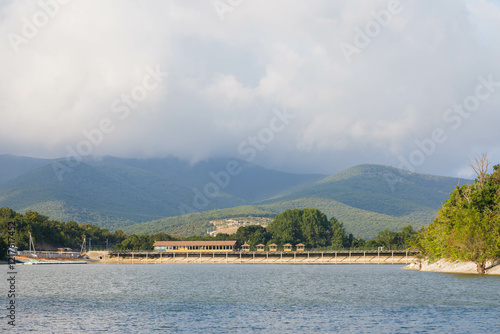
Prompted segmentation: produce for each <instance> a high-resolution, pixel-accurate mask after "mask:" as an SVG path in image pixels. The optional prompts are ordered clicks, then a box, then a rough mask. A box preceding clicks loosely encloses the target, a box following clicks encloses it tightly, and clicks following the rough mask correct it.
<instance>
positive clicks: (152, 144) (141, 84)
mask: <svg viewBox="0 0 500 334" xmlns="http://www.w3.org/2000/svg"><path fill="white" fill-rule="evenodd" d="M0 36H1V38H0V64H1V65H0V154H14V155H22V156H32V157H44V158H56V157H65V156H67V157H73V158H86V157H91V156H93V157H100V156H106V155H111V156H117V157H135V158H150V157H166V156H175V157H178V158H181V159H185V160H188V161H190V162H192V163H196V162H198V161H201V160H205V159H209V158H212V157H226V156H230V157H235V158H239V159H243V160H247V161H249V162H252V163H256V164H258V165H261V166H264V167H268V168H272V169H278V170H283V171H290V172H297V173H323V174H333V173H336V172H339V171H341V170H343V169H345V168H349V167H352V166H355V165H358V164H364V163H374V164H383V165H390V166H394V167H400V168H403V169H407V170H410V171H415V172H419V173H431V174H436V175H447V176H459V177H472V176H473V173H472V170H471V168H470V167H469V166H468V162H467V161H468V159H472V158H474V156H476V155H478V154H481V153H487V154H488V157H489V159H490V160H491V161H492V162H493V163H494V164H496V163H500V131H498V125H499V124H500V62H499V59H500V3H499V2H498V1H486V0H468V1H457V0H443V1H439V2H437V1H433V2H431V1H411V0H410V1H401V2H400V1H397V0H391V1H378V0H369V1H364V0H359V1H347V0H345V1H329V0H325V1H320V0H316V1H303V0H302V1H297V0H280V1H269V0H266V1H263V0H262V1H261V0H251V1H250V0H208V1H194V0H193V1H147V2H146V1H128V0H120V1H105V0H104V1H102V0H99V1H79V0H72V1H71V0H41V1H14V0H11V1H2V2H1V4H0Z"/></svg>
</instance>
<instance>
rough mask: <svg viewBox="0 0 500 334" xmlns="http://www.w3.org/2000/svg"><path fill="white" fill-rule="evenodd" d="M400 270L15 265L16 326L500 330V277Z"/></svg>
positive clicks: (59, 329)
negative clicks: (16, 294)
mask: <svg viewBox="0 0 500 334" xmlns="http://www.w3.org/2000/svg"><path fill="white" fill-rule="evenodd" d="M401 267H402V266H400V265H325V266H321V265H295V266H294V265H90V264H89V265H52V266H51V265H48V266H16V269H17V271H18V275H17V280H18V281H17V283H16V284H17V287H16V288H17V289H18V292H19V293H20V295H19V298H18V299H17V308H16V312H17V313H16V316H17V319H16V323H17V326H16V328H15V329H16V331H18V332H20V333H27V332H42V333H85V332H86V333H98V332H103V333H150V332H157V333H359V332H365V333H416V332H418V333H432V332H439V333H451V332H453V333H499V332H500V277H498V276H475V275H455V274H440V273H423V272H415V271H408V270H402V269H401ZM4 268H5V267H4ZM3 285H4V286H5V287H6V286H7V285H6V284H3ZM3 295H4V296H6V294H5V293H4V294H3ZM4 300H6V298H5V297H4ZM6 303H7V301H5V302H4V304H6ZM4 312H5V308H4ZM3 322H4V323H3V324H2V328H7V324H6V323H7V318H4V320H3Z"/></svg>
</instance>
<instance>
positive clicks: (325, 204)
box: [0, 155, 472, 238]
mask: <svg viewBox="0 0 500 334" xmlns="http://www.w3.org/2000/svg"><path fill="white" fill-rule="evenodd" d="M65 163H66V162H65V161H64V159H54V160H50V159H36V158H28V157H17V156H12V155H0V207H2V206H5V207H10V208H12V209H14V210H16V211H20V212H24V211H27V210H33V211H38V212H40V213H42V214H44V215H47V216H49V217H50V218H51V219H57V220H63V221H69V220H74V221H76V222H78V223H91V224H96V225H98V226H101V227H106V228H109V229H123V230H124V232H127V233H155V232H167V233H175V234H180V235H190V234H202V233H204V232H206V230H207V229H209V228H210V227H211V224H210V221H211V220H216V219H228V218H242V219H244V218H245V217H271V218H272V217H274V216H275V215H276V214H278V213H280V212H282V211H284V210H286V209H289V208H305V207H315V208H318V209H319V210H321V211H323V212H324V213H325V214H326V215H327V216H328V217H329V218H330V217H332V216H335V217H336V218H337V219H339V220H340V221H341V222H343V223H344V226H345V227H346V230H347V231H348V232H350V233H353V234H354V235H355V236H357V237H363V238H370V237H373V236H374V235H375V234H376V233H377V232H378V231H380V230H384V229H391V230H399V229H401V227H403V226H405V225H408V224H411V225H413V226H415V227H417V228H418V227H420V226H421V225H427V224H429V223H430V222H432V219H433V217H434V216H435V214H436V212H437V210H438V209H439V207H440V206H441V204H442V203H443V202H444V201H445V200H446V199H447V198H448V197H449V193H450V191H451V190H452V189H454V188H455V187H456V185H457V184H463V183H471V182H472V181H471V180H465V179H457V178H450V177H442V176H434V175H427V174H417V173H410V172H407V171H404V170H400V169H396V168H393V167H388V166H381V165H360V166H355V167H352V168H349V169H347V170H344V171H342V172H340V173H337V174H334V175H331V176H327V175H321V174H293V173H286V172H280V171H275V170H270V169H266V168H263V167H260V166H257V165H254V164H251V163H248V162H246V161H243V160H238V159H232V158H218V159H210V160H206V161H202V162H199V163H196V164H190V163H189V162H186V161H183V160H179V159H177V158H172V157H168V158H155V159H124V158H115V157H103V158H100V159H88V160H86V161H82V162H79V163H77V164H74V165H72V166H71V167H70V168H68V167H65V169H64V173H61V169H60V168H58V166H66V165H65Z"/></svg>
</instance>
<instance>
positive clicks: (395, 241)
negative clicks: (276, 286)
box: [227, 209, 417, 250]
mask: <svg viewBox="0 0 500 334" xmlns="http://www.w3.org/2000/svg"><path fill="white" fill-rule="evenodd" d="M416 235H417V232H416V231H415V230H414V229H413V227H412V226H411V225H408V226H406V227H404V228H403V229H402V231H401V232H394V231H389V230H384V231H380V232H379V233H378V235H377V236H376V237H375V238H374V239H372V240H368V241H366V240H364V239H361V238H356V237H354V236H353V235H352V234H348V233H347V232H346V231H345V229H344V226H343V225H342V223H341V222H339V221H338V220H337V219H336V218H335V217H332V218H331V219H330V220H328V219H327V217H326V216H325V214H323V213H322V212H321V211H319V210H317V209H290V210H286V211H284V212H283V213H280V214H279V215H277V216H276V217H275V219H274V220H273V221H272V222H271V223H270V224H269V225H268V226H267V228H264V227H262V226H258V225H253V226H242V227H240V228H238V230H237V232H236V233H235V234H233V235H230V236H227V238H228V239H230V240H236V241H238V243H239V244H240V245H241V244H243V243H245V242H247V243H248V244H249V245H250V247H251V248H253V249H255V248H256V246H257V245H258V244H264V245H270V244H273V243H274V244H277V245H278V247H279V248H282V247H283V245H284V244H287V243H290V244H292V245H297V244H299V243H302V244H304V245H305V246H306V248H307V249H320V248H321V249H331V250H342V249H361V248H362V249H377V248H378V247H385V248H387V249H391V248H392V249H401V248H408V247H409V241H410V239H412V238H414V237H415V236H416Z"/></svg>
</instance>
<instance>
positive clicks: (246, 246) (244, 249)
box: [241, 242, 250, 252]
mask: <svg viewBox="0 0 500 334" xmlns="http://www.w3.org/2000/svg"><path fill="white" fill-rule="evenodd" d="M241 250H242V251H244V252H249V251H250V245H249V244H247V243H246V242H245V243H244V244H243V246H241Z"/></svg>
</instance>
